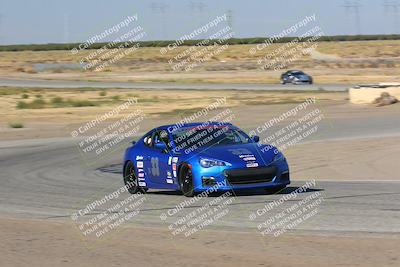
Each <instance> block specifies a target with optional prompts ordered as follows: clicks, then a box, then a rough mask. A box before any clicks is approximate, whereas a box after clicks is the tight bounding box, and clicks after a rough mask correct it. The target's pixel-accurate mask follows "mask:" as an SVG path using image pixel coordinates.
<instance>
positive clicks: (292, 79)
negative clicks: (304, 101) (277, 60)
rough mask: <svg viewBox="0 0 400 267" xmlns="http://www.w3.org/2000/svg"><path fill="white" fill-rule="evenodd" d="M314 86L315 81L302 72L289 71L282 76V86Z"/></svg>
mask: <svg viewBox="0 0 400 267" xmlns="http://www.w3.org/2000/svg"><path fill="white" fill-rule="evenodd" d="M286 83H291V84H312V83H313V79H312V77H311V76H310V75H308V74H306V73H304V72H303V71H301V70H288V71H287V72H285V73H283V74H282V75H281V84H286Z"/></svg>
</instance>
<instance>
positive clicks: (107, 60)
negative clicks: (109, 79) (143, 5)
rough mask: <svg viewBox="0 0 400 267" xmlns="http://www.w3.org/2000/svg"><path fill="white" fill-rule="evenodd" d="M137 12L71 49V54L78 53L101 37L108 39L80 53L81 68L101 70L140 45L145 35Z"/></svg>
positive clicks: (101, 38) (98, 40) (132, 51)
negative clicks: (96, 46)
mask: <svg viewBox="0 0 400 267" xmlns="http://www.w3.org/2000/svg"><path fill="white" fill-rule="evenodd" d="M138 20H139V16H138V15H137V14H135V15H133V16H128V17H126V18H125V19H124V20H122V21H121V22H119V23H118V24H116V25H114V26H112V27H111V28H109V29H106V30H104V31H103V32H101V33H99V34H96V35H94V36H92V37H91V38H89V39H88V40H87V41H86V42H84V43H81V44H79V45H78V46H77V47H75V48H73V49H72V50H71V53H72V54H78V53H80V52H81V51H83V50H88V49H90V47H91V45H93V44H95V43H96V42H100V41H101V40H103V39H106V38H108V39H110V38H112V41H110V42H107V43H106V44H105V45H103V46H102V47H101V48H99V49H95V50H90V51H89V52H87V53H85V54H82V57H81V59H80V60H79V63H80V65H81V67H82V69H83V70H85V71H89V70H93V71H103V70H105V69H107V68H108V67H110V66H112V65H113V64H115V63H117V62H118V61H119V60H121V59H122V58H124V57H126V56H128V55H130V54H132V53H134V52H135V51H137V50H138V49H139V47H140V43H139V41H141V40H142V39H143V38H145V37H146V36H147V33H146V31H145V30H144V28H143V27H142V26H141V25H139V24H138Z"/></svg>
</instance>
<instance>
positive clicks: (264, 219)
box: [249, 180, 324, 237]
mask: <svg viewBox="0 0 400 267" xmlns="http://www.w3.org/2000/svg"><path fill="white" fill-rule="evenodd" d="M315 186H316V181H315V180H311V181H309V182H306V183H305V184H304V185H302V186H300V187H298V188H297V189H295V190H294V191H292V192H291V193H289V194H285V195H283V196H282V197H280V198H279V199H278V200H274V201H272V202H269V203H268V204H266V205H264V206H263V207H262V208H259V209H257V210H255V211H254V212H252V213H250V215H249V220H250V221H252V222H256V223H257V230H258V231H259V232H260V234H261V235H262V236H264V237H265V236H268V235H271V236H274V237H278V236H280V235H282V234H284V233H286V232H288V231H290V230H292V229H296V228H297V227H298V226H299V225H300V224H302V223H304V222H305V221H307V220H309V219H310V218H312V217H313V216H315V215H317V214H318V211H319V208H320V206H321V204H322V203H323V201H324V198H323V196H322V194H321V193H320V192H319V191H316V192H313V193H312V194H308V195H307V196H306V197H304V198H301V197H300V196H301V194H302V193H306V192H308V191H309V190H310V189H312V188H313V187H315ZM292 203H293V204H292Z"/></svg>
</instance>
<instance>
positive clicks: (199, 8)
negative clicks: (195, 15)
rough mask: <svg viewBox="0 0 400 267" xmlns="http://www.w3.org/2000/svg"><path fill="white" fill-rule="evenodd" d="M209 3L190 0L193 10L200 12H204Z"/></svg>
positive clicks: (190, 6)
mask: <svg viewBox="0 0 400 267" xmlns="http://www.w3.org/2000/svg"><path fill="white" fill-rule="evenodd" d="M206 7H207V5H206V4H204V3H203V2H199V1H198V2H194V1H190V3H189V8H190V10H191V11H193V12H199V13H203V11H204V10H205V9H206Z"/></svg>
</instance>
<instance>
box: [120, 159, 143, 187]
mask: <svg viewBox="0 0 400 267" xmlns="http://www.w3.org/2000/svg"><path fill="white" fill-rule="evenodd" d="M124 184H125V186H126V187H127V188H128V191H129V193H131V194H136V193H137V192H139V190H140V188H139V182H138V179H137V177H136V174H135V167H134V165H133V163H132V161H129V162H127V163H126V165H125V169H124Z"/></svg>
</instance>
